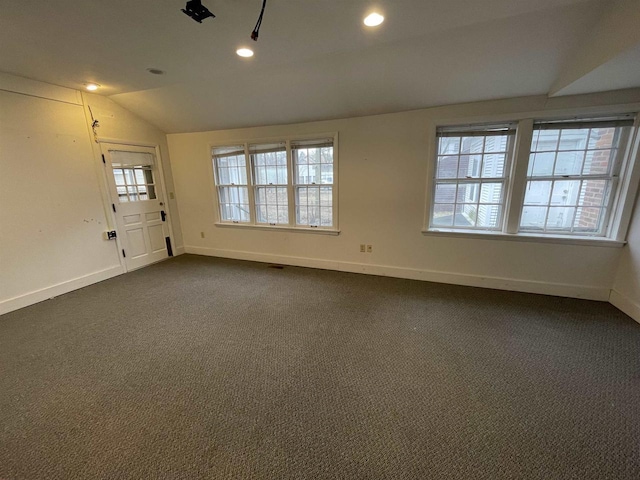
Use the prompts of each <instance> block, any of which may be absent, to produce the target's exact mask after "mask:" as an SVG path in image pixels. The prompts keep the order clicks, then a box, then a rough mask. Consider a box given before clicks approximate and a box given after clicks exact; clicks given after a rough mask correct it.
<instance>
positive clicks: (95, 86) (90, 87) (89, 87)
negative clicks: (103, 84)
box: [84, 83, 100, 92]
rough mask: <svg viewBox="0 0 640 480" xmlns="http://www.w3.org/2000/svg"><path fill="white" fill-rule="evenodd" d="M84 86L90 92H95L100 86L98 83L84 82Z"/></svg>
mask: <svg viewBox="0 0 640 480" xmlns="http://www.w3.org/2000/svg"><path fill="white" fill-rule="evenodd" d="M84 86H85V88H86V89H87V90H89V91H90V92H95V91H96V90H97V89H98V88H100V85H98V84H97V83H85V84H84Z"/></svg>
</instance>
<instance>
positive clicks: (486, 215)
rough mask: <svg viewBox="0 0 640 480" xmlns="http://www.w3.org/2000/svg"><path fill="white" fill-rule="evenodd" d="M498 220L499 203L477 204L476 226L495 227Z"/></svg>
mask: <svg viewBox="0 0 640 480" xmlns="http://www.w3.org/2000/svg"><path fill="white" fill-rule="evenodd" d="M499 222H500V205H479V206H478V219H477V222H476V225H477V226H478V227H485V228H496V227H497V226H498V223H499Z"/></svg>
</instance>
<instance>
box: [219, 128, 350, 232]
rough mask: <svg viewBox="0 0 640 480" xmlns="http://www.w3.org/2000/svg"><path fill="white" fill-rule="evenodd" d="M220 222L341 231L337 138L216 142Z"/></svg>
mask: <svg viewBox="0 0 640 480" xmlns="http://www.w3.org/2000/svg"><path fill="white" fill-rule="evenodd" d="M212 157H213V167H214V176H215V184H216V189H217V193H218V204H219V208H220V221H221V223H238V224H245V225H256V226H261V227H270V226H272V227H274V228H277V227H295V228H301V229H304V228H314V229H315V228H317V229H318V230H323V229H324V230H327V231H336V230H337V228H336V227H337V225H336V214H335V208H336V190H335V188H336V186H335V176H336V171H335V168H336V164H335V158H334V139H333V138H331V137H328V138H315V139H305V140H292V141H270V142H264V143H245V144H242V145H238V146H224V147H214V148H213V150H212Z"/></svg>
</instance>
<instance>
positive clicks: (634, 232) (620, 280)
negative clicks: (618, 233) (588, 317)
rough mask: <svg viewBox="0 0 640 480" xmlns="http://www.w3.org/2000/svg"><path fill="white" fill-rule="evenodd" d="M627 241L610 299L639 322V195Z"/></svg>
mask: <svg viewBox="0 0 640 480" xmlns="http://www.w3.org/2000/svg"><path fill="white" fill-rule="evenodd" d="M627 242H628V243H627V245H626V246H625V247H624V249H623V250H622V254H621V255H620V263H619V265H618V272H617V274H616V278H615V282H614V285H613V290H612V291H611V298H610V301H611V303H613V304H614V305H615V306H616V307H618V308H619V309H620V310H622V311H623V312H625V313H626V314H627V315H629V316H630V317H632V318H634V319H635V320H636V321H637V322H640V195H639V196H638V198H637V199H636V205H635V208H634V213H633V220H632V221H631V227H630V229H629V235H628V237H627Z"/></svg>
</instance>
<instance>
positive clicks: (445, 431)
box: [0, 256, 640, 480]
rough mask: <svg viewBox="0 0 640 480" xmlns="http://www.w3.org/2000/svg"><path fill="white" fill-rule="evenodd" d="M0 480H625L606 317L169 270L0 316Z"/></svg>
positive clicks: (441, 289)
mask: <svg viewBox="0 0 640 480" xmlns="http://www.w3.org/2000/svg"><path fill="white" fill-rule="evenodd" d="M0 478H2V479H65V480H73V479H198V478H212V479H231V478H233V479H492V480H493V479H545V480H547V479H638V478H640V325H638V324H636V323H635V322H633V321H632V320H631V319H630V318H629V317H627V316H625V315H624V314H622V313H620V312H619V311H617V310H616V309H615V308H614V307H612V306H611V305H609V304H606V303H598V302H589V301H581V300H572V299H562V298H554V297H547V296H541V295H528V294H519V293H512V292H501V291H493V290H485V289H477V288H467V287H458V286H448V285H441V284H434V283H426V282H417V281H410V280H400V279H391V278H382V277H373V276H364V275H355V274H347V273H338V272H330V271H321V270H313V269H304V268H294V267H286V268H285V269H283V270H277V269H272V268H268V267H267V266H266V265H264V264H259V263H251V262H241V261H233V260H222V259H214V258H206V257H198V256H182V257H179V258H176V259H172V260H169V261H167V262H164V263H161V264H157V265H154V266H152V267H149V268H146V269H143V270H139V271H136V272H133V273H130V274H128V275H124V276H121V277H118V278H115V279H111V280H108V281H106V282H102V283H100V284H97V285H93V286H91V287H87V288H84V289H82V290H79V291H76V292H73V293H70V294H67V295H64V296H61V297H59V298H56V299H54V300H51V301H47V302H43V303H41V304H38V305H34V306H32V307H28V308H25V309H23V310H20V311H17V312H13V313H10V314H8V315H5V316H2V317H0Z"/></svg>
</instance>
